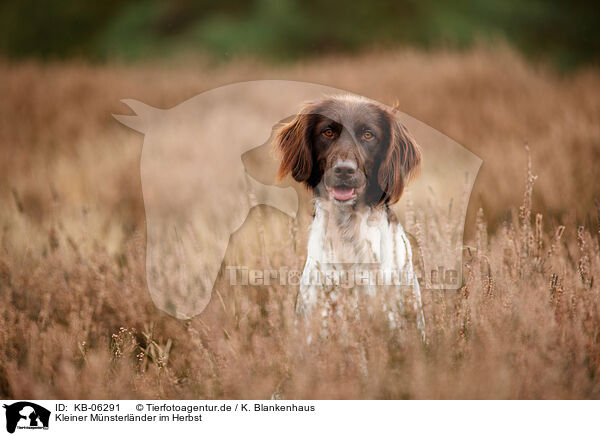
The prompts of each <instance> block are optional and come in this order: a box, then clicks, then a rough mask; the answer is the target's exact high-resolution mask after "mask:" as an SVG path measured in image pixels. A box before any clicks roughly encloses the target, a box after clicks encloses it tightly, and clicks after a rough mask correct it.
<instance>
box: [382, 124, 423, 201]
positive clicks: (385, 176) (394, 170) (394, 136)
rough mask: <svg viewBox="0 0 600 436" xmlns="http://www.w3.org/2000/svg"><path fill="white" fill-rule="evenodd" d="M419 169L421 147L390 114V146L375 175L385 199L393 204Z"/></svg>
mask: <svg viewBox="0 0 600 436" xmlns="http://www.w3.org/2000/svg"><path fill="white" fill-rule="evenodd" d="M420 169H421V148H420V147H419V145H418V144H417V142H416V141H415V140H414V138H413V137H412V136H411V135H410V133H409V132H408V130H407V129H406V127H404V125H402V123H400V121H398V120H397V119H396V116H395V115H394V114H390V146H389V148H388V151H387V154H386V156H385V158H384V161H383V163H382V164H381V166H380V168H379V173H378V175H377V177H378V181H379V185H380V186H381V189H382V190H383V192H384V193H385V197H384V199H385V201H386V202H387V203H389V204H394V203H396V202H397V201H398V200H400V197H401V196H402V192H403V191H404V188H405V186H406V185H407V184H408V182H410V181H411V180H413V179H414V178H415V177H416V176H417V175H418V173H419V170H420Z"/></svg>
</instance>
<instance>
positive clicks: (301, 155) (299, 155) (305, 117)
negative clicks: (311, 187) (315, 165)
mask: <svg viewBox="0 0 600 436" xmlns="http://www.w3.org/2000/svg"><path fill="white" fill-rule="evenodd" d="M310 118H311V114H310V113H308V111H307V109H306V108H305V110H303V111H302V112H301V113H300V114H298V115H297V116H296V118H294V119H293V120H292V121H291V122H290V123H288V124H286V125H284V126H283V127H281V129H279V131H278V132H277V135H276V137H275V146H276V148H277V149H278V150H279V151H280V152H281V163H280V165H279V171H278V173H277V179H278V180H281V179H283V178H284V177H285V176H287V175H288V174H290V173H291V174H292V177H293V178H294V180H296V181H297V182H306V181H307V180H308V178H309V177H310V174H311V171H312V151H311V146H310V140H311V139H310Z"/></svg>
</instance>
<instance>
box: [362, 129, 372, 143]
mask: <svg viewBox="0 0 600 436" xmlns="http://www.w3.org/2000/svg"><path fill="white" fill-rule="evenodd" d="M362 137H363V139H366V140H367V141H370V140H371V139H373V138H374V137H375V135H373V132H371V131H370V130H365V131H364V132H363V136H362Z"/></svg>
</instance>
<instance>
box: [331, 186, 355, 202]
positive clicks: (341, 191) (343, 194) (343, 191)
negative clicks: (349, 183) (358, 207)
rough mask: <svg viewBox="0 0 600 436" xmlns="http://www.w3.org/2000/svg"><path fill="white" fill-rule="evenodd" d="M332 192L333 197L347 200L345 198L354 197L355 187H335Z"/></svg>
mask: <svg viewBox="0 0 600 436" xmlns="http://www.w3.org/2000/svg"><path fill="white" fill-rule="evenodd" d="M331 192H332V193H333V198H335V199H336V200H341V201H345V200H349V199H350V198H352V194H353V193H354V189H352V188H333V189H332V190H331Z"/></svg>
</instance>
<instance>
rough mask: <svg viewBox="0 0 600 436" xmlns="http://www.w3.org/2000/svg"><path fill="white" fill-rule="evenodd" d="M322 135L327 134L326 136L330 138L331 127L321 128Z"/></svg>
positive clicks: (331, 133) (332, 133)
mask: <svg viewBox="0 0 600 436" xmlns="http://www.w3.org/2000/svg"><path fill="white" fill-rule="evenodd" d="M323 135H325V136H327V137H328V138H331V137H332V136H333V135H334V132H333V129H332V128H331V127H328V128H326V129H325V130H323Z"/></svg>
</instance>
